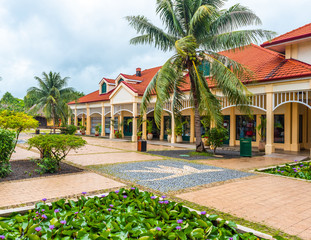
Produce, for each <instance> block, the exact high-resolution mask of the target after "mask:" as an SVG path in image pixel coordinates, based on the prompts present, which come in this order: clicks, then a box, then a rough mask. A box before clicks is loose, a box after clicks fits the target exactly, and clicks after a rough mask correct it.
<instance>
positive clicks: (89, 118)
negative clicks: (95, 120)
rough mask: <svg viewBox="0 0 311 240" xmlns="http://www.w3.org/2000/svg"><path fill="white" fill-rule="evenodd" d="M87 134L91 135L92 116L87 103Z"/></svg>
mask: <svg viewBox="0 0 311 240" xmlns="http://www.w3.org/2000/svg"><path fill="white" fill-rule="evenodd" d="M86 135H91V116H90V107H89V105H86Z"/></svg>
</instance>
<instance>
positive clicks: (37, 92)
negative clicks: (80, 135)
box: [27, 72, 74, 133]
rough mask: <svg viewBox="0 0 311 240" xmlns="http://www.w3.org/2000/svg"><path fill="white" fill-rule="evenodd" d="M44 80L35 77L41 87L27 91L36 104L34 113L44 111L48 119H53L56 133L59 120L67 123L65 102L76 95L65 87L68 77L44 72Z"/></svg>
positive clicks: (72, 90)
mask: <svg viewBox="0 0 311 240" xmlns="http://www.w3.org/2000/svg"><path fill="white" fill-rule="evenodd" d="M42 76H43V77H42V78H39V77H37V76H35V79H36V80H37V81H38V84H39V87H38V88H37V87H31V88H29V89H28V90H27V95H29V96H30V97H31V98H32V99H34V100H35V101H34V102H36V104H35V107H34V108H33V111H34V112H36V111H38V110H39V109H43V112H44V114H45V116H46V118H47V119H53V124H54V133H55V124H56V121H57V119H59V118H61V119H62V121H66V116H67V114H66V112H67V109H66V108H67V105H66V102H65V101H64V100H65V99H68V98H69V97H70V96H72V94H73V93H74V89H73V88H71V87H67V88H66V87H65V86H66V85H67V82H68V79H69V78H68V77H65V78H61V76H60V73H55V72H54V73H53V72H49V73H48V74H47V73H45V72H43V73H42Z"/></svg>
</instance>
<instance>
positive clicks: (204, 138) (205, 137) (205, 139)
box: [202, 133, 209, 147]
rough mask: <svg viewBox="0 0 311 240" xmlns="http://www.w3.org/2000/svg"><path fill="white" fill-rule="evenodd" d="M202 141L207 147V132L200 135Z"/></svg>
mask: <svg viewBox="0 0 311 240" xmlns="http://www.w3.org/2000/svg"><path fill="white" fill-rule="evenodd" d="M202 142H203V144H204V146H207V147H208V146H209V141H208V136H207V133H205V134H203V135H202Z"/></svg>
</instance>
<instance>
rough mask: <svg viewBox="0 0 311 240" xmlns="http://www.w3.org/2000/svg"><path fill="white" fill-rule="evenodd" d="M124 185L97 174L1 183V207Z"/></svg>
mask: <svg viewBox="0 0 311 240" xmlns="http://www.w3.org/2000/svg"><path fill="white" fill-rule="evenodd" d="M123 186H125V185H124V184H123V183H120V182H117V181H114V180H112V179H109V178H106V177H104V176H101V175H98V174H96V173H80V174H71V175H60V176H53V177H45V178H37V179H28V180H26V181H12V182H4V183H0V193H1V194H0V207H7V206H12V205H18V204H23V203H30V202H35V201H40V200H41V199H42V198H47V199H52V198H61V197H66V196H69V195H75V194H81V192H83V191H86V192H92V191H98V190H105V189H110V188H115V187H123Z"/></svg>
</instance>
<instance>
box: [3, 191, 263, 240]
mask: <svg viewBox="0 0 311 240" xmlns="http://www.w3.org/2000/svg"><path fill="white" fill-rule="evenodd" d="M83 194H86V193H83ZM42 200H43V201H42V202H40V203H37V204H36V209H35V210H33V211H29V212H28V213H27V214H24V215H21V214H13V215H12V216H10V217H1V218H0V239H17V238H18V239H30V240H37V239H98V240H100V239H141V240H147V239H183V240H187V239H224V240H227V239H228V240H229V239H230V240H233V239H234V240H237V239H248V240H252V239H254V240H255V239H258V238H257V237H256V236H254V235H253V234H252V233H237V231H236V225H235V223H233V222H227V223H226V222H225V220H220V221H217V220H216V219H217V218H218V217H217V216H216V215H210V216H209V217H207V216H206V212H201V214H198V213H197V212H195V211H190V210H189V209H188V208H185V207H183V206H182V204H181V203H178V204H177V203H175V202H171V201H168V200H166V198H165V196H162V197H161V198H158V197H155V196H152V195H151V194H150V193H148V192H140V191H139V190H138V189H137V188H131V189H130V190H126V189H120V191H116V192H110V193H109V195H107V196H104V195H103V196H101V197H94V198H86V197H84V196H82V197H81V198H78V201H73V200H69V201H68V202H66V200H64V199H61V200H59V201H57V202H53V203H52V205H51V206H49V205H47V204H45V201H46V199H42Z"/></svg>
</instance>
